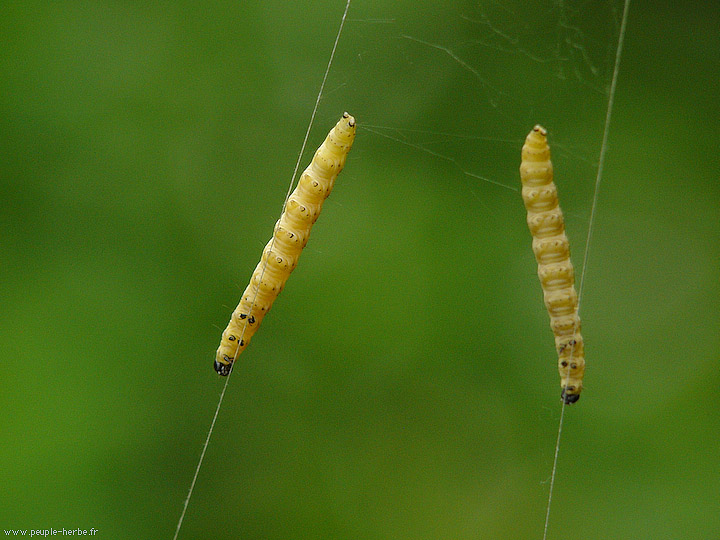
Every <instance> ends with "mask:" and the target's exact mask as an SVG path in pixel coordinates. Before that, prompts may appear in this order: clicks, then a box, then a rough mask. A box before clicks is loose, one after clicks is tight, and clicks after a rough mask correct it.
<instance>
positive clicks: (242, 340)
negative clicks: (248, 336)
mask: <svg viewBox="0 0 720 540" xmlns="http://www.w3.org/2000/svg"><path fill="white" fill-rule="evenodd" d="M243 345H245V340H244V339H241V340H240V346H241V347H242V346H243Z"/></svg>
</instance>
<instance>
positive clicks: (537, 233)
mask: <svg viewBox="0 0 720 540" xmlns="http://www.w3.org/2000/svg"><path fill="white" fill-rule="evenodd" d="M520 179H521V180H522V198H523V201H524V202H525V208H526V209H527V223H528V227H529V228H530V233H531V234H532V237H533V242H532V249H533V252H534V253H535V259H536V260H537V263H538V276H539V277H540V284H541V285H542V290H543V295H544V298H545V306H546V307H547V310H548V313H549V314H550V326H551V328H552V331H553V334H555V348H556V349H557V353H558V370H559V371H560V384H561V386H562V394H561V396H562V399H563V401H564V402H565V403H567V404H570V403H575V402H576V401H577V400H578V399H580V392H581V391H582V388H583V375H584V374H585V347H584V344H583V338H582V335H581V334H580V318H579V316H578V296H577V293H576V292H575V272H574V270H573V265H572V262H570V244H569V243H568V239H567V236H566V235H565V224H564V221H563V214H562V211H561V210H560V206H559V205H558V195H557V188H556V187H555V184H554V183H553V166H552V162H551V161H550V147H549V146H548V142H547V131H546V130H545V129H544V128H543V127H542V126H535V127H534V128H533V130H532V131H531V132H530V134H529V135H528V136H527V138H526V139H525V144H524V145H523V148H522V161H521V164H520Z"/></svg>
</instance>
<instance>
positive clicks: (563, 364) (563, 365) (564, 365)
mask: <svg viewBox="0 0 720 540" xmlns="http://www.w3.org/2000/svg"><path fill="white" fill-rule="evenodd" d="M560 365H561V366H562V367H567V365H568V363H567V360H563V361H562V362H560Z"/></svg>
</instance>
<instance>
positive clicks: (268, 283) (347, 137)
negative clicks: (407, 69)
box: [215, 113, 355, 376]
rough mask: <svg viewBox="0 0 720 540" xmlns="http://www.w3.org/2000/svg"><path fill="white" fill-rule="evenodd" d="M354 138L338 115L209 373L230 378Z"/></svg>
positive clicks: (350, 122) (346, 119)
mask: <svg viewBox="0 0 720 540" xmlns="http://www.w3.org/2000/svg"><path fill="white" fill-rule="evenodd" d="M354 139H355V119H354V118H353V117H352V116H350V115H349V114H348V113H344V114H343V117H342V118H341V119H340V121H339V122H338V123H337V125H336V126H335V127H334V128H333V129H332V131H330V133H329V134H328V136H327V137H326V138H325V141H324V142H323V143H322V144H321V145H320V148H318V149H317V151H316V152H315V155H314V156H313V159H312V162H311V163H310V165H309V166H308V168H307V169H305V171H304V172H303V173H302V175H301V176H300V181H299V182H298V185H297V187H296V188H295V191H293V192H292V193H291V194H290V196H289V197H288V199H287V202H286V203H285V207H284V208H283V212H282V214H281V215H280V219H279V220H278V221H277V223H276V224H275V230H274V232H273V237H272V238H271V239H270V241H269V242H268V243H267V245H266V246H265V248H264V249H263V254H262V257H261V259H260V262H259V263H258V265H257V267H256V268H255V271H254V272H253V274H252V277H251V278H250V283H249V284H248V286H247V288H246V289H245V292H244V293H243V295H242V299H241V300H240V303H239V304H238V306H237V307H236V308H235V311H233V314H232V317H231V318H230V322H229V323H228V325H227V328H225V331H224V332H223V334H222V340H221V341H220V347H219V348H218V350H217V354H216V356H215V371H217V372H218V373H219V374H220V375H223V376H227V375H229V374H230V371H232V366H233V362H235V359H236V358H237V357H238V355H239V354H240V353H241V352H242V351H243V350H245V347H247V346H248V343H250V340H251V339H252V337H253V335H254V334H255V332H256V331H257V329H258V327H259V326H260V323H261V322H262V320H263V317H265V315H266V314H267V312H268V311H270V308H271V307H272V304H273V302H274V301H275V298H277V295H278V294H279V293H280V291H282V290H283V287H285V282H286V281H287V279H288V277H290V272H292V271H293V270H294V269H295V266H297V262H298V258H299V257H300V253H301V252H302V250H303V248H304V247H305V245H306V244H307V241H308V237H309V236H310V229H311V228H312V226H313V223H315V221H316V220H317V218H318V216H319V215H320V210H321V209H322V205H323V202H324V201H325V199H326V198H327V196H328V195H330V191H331V190H332V188H333V185H334V184H335V179H336V178H337V175H338V174H340V171H342V169H343V166H344V165H345V159H346V158H347V155H348V152H350V148H351V147H352V144H353V140H354Z"/></svg>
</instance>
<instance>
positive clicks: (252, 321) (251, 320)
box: [248, 315, 255, 324]
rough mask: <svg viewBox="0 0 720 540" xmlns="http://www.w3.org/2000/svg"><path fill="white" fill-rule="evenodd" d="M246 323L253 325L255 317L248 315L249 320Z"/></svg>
mask: <svg viewBox="0 0 720 540" xmlns="http://www.w3.org/2000/svg"><path fill="white" fill-rule="evenodd" d="M248 322H249V323H250V324H255V316H253V315H250V318H249V319H248Z"/></svg>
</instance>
